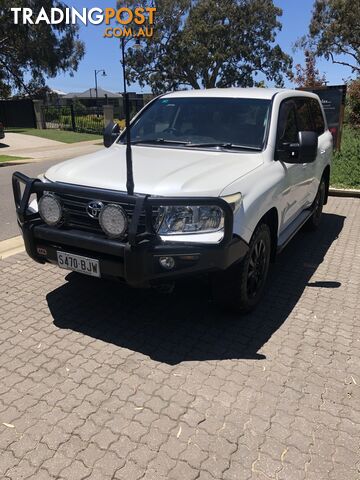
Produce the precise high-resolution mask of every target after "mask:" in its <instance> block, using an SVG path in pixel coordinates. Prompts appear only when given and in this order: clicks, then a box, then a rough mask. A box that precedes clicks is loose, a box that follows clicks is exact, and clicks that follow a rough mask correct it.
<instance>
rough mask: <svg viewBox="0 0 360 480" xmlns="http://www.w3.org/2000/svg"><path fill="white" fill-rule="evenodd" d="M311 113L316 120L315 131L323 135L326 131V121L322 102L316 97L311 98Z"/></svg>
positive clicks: (314, 120)
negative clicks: (321, 105)
mask: <svg viewBox="0 0 360 480" xmlns="http://www.w3.org/2000/svg"><path fill="white" fill-rule="evenodd" d="M310 108H311V114H312V118H313V122H314V127H315V131H316V132H317V134H318V135H321V134H322V133H324V131H325V122H324V117H323V114H322V110H321V107H320V104H319V102H318V101H317V100H315V99H314V98H311V99H310Z"/></svg>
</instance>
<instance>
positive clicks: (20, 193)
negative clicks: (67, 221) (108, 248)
mask: <svg viewBox="0 0 360 480" xmlns="http://www.w3.org/2000/svg"><path fill="white" fill-rule="evenodd" d="M12 186H13V192H14V200H15V206H16V214H17V218H18V221H19V224H20V226H22V225H24V224H27V223H31V222H33V221H39V220H40V216H39V214H38V213H33V212H30V211H29V210H28V205H29V200H30V197H31V195H32V194H36V196H37V198H38V199H39V198H40V197H41V196H42V194H43V193H44V191H46V192H52V193H55V194H56V193H58V194H65V195H66V194H68V195H74V196H80V197H84V198H89V199H90V200H91V199H96V200H103V201H106V202H114V203H127V204H131V205H134V212H133V215H132V218H131V220H130V222H129V230H128V244H129V245H131V246H132V247H135V246H136V245H137V244H139V243H140V242H142V241H144V240H148V241H153V242H155V243H159V242H161V239H160V237H159V235H158V234H157V233H156V231H155V229H154V225H153V216H152V212H153V208H156V207H157V208H159V207H161V206H170V205H171V206H181V205H184V206H194V205H212V206H213V205H214V206H218V207H219V208H220V209H221V210H222V211H223V214H224V236H223V238H222V240H221V241H220V242H219V243H218V244H216V245H211V247H212V248H224V247H226V246H227V245H229V244H230V242H231V241H232V239H233V211H232V208H231V206H230V205H229V204H228V203H227V202H226V201H225V200H223V199H222V198H219V197H154V196H151V195H140V194H134V195H128V194H127V193H124V192H118V191H116V190H108V189H100V188H94V187H86V186H80V185H71V184H66V183H58V182H42V181H41V180H39V179H38V178H30V177H27V176H26V175H24V174H22V173H20V172H15V173H14V174H13V177H12ZM143 213H145V231H142V232H139V219H140V215H142V214H143Z"/></svg>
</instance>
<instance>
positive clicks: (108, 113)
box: [103, 105, 114, 128]
mask: <svg viewBox="0 0 360 480" xmlns="http://www.w3.org/2000/svg"><path fill="white" fill-rule="evenodd" d="M103 108H104V127H105V128H106V127H107V126H108V124H109V123H110V122H113V121H114V105H104V106H103Z"/></svg>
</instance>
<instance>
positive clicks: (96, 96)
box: [90, 68, 106, 116]
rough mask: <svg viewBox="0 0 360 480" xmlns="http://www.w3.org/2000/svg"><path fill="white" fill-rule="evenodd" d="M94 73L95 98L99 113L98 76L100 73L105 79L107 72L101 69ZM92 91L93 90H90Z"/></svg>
mask: <svg viewBox="0 0 360 480" xmlns="http://www.w3.org/2000/svg"><path fill="white" fill-rule="evenodd" d="M94 73H95V98H96V110H97V111H98V83H97V76H98V74H99V73H102V76H103V77H106V72H105V70H104V69H103V68H101V69H100V70H94ZM90 91H91V89H90ZM97 114H98V116H99V112H98V113H97Z"/></svg>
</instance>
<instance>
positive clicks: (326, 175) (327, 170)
mask: <svg viewBox="0 0 360 480" xmlns="http://www.w3.org/2000/svg"><path fill="white" fill-rule="evenodd" d="M321 178H323V179H324V180H325V185H326V191H325V200H324V205H326V204H327V201H328V197H329V187H330V165H326V167H325V169H324V171H323V174H322V177H321Z"/></svg>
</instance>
